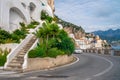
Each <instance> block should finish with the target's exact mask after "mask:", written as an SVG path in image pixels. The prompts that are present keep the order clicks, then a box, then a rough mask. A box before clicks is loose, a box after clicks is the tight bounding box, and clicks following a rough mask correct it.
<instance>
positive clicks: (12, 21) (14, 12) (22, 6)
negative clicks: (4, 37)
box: [0, 0, 53, 32]
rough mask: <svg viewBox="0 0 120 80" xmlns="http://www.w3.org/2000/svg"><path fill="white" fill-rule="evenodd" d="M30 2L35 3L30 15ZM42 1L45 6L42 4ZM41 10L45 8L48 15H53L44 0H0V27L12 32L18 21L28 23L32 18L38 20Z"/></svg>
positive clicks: (17, 26)
mask: <svg viewBox="0 0 120 80" xmlns="http://www.w3.org/2000/svg"><path fill="white" fill-rule="evenodd" d="M30 3H32V4H34V5H35V10H34V11H33V12H32V14H31V15H30ZM42 3H44V4H45V6H42ZM42 10H45V11H46V12H48V14H49V15H50V16H53V13H52V9H51V8H50V6H49V5H48V4H47V2H46V0H29V1H28V0H0V27H1V28H2V29H5V30H7V31H10V32H12V31H13V30H15V29H17V28H19V22H25V23H27V24H28V23H30V22H31V20H32V19H34V20H36V21H40V13H41V11H42ZM31 17H32V19H31Z"/></svg>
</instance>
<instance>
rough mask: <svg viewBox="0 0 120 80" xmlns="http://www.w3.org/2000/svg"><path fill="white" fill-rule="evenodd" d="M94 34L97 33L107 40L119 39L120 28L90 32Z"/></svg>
mask: <svg viewBox="0 0 120 80" xmlns="http://www.w3.org/2000/svg"><path fill="white" fill-rule="evenodd" d="M92 33H94V34H95V35H99V36H100V38H101V39H103V40H107V41H108V42H110V43H111V42H112V41H118V40H120V29H116V30H112V29H109V30H106V31H101V30H99V31H94V32H92Z"/></svg>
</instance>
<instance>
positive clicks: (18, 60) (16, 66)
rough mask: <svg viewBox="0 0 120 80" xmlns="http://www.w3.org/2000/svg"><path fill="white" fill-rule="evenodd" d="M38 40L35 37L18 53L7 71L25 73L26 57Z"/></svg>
mask: <svg viewBox="0 0 120 80" xmlns="http://www.w3.org/2000/svg"><path fill="white" fill-rule="evenodd" d="M36 40H37V38H36V37H35V36H33V37H32V38H31V39H30V40H29V41H28V43H26V45H25V46H24V47H23V48H22V49H21V50H20V51H19V52H18V54H17V56H16V57H15V58H14V59H12V61H11V62H10V63H9V64H8V65H7V69H6V70H10V71H15V72H23V69H22V65H23V63H24V56H25V54H26V53H27V52H28V50H29V49H30V48H31V47H32V45H33V44H34V42H35V41H36Z"/></svg>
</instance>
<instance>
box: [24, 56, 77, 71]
mask: <svg viewBox="0 0 120 80" xmlns="http://www.w3.org/2000/svg"><path fill="white" fill-rule="evenodd" d="M75 59H76V58H75V57H73V56H67V55H62V56H58V57H56V58H49V57H46V58H29V59H28V65H27V66H28V67H27V69H26V70H25V71H32V70H44V69H50V68H53V67H57V66H61V65H65V64H68V63H71V62H73V61H75Z"/></svg>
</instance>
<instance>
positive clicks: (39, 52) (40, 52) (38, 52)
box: [28, 46, 46, 58]
mask: <svg viewBox="0 0 120 80" xmlns="http://www.w3.org/2000/svg"><path fill="white" fill-rule="evenodd" d="M45 49H46V48H45V47H44V46H37V47H36V48H35V49H33V50H31V51H30V52H29V54H28V57H29V58H36V57H44V56H45V51H46V50H45Z"/></svg>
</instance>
